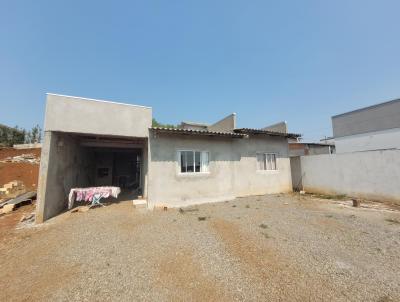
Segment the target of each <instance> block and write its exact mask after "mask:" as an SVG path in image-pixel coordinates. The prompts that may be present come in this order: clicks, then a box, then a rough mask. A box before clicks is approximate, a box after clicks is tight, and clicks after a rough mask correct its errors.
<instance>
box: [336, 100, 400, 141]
mask: <svg viewBox="0 0 400 302" xmlns="http://www.w3.org/2000/svg"><path fill="white" fill-rule="evenodd" d="M332 126H333V135H334V137H335V139H337V138H339V137H343V136H349V135H355V134H361V133H367V132H375V131H382V130H387V129H393V128H400V100H394V101H390V102H386V103H382V104H378V105H375V106H371V107H366V108H362V109H359V110H355V111H352V112H348V113H344V114H340V115H336V116H333V117H332Z"/></svg>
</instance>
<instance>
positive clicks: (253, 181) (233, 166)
mask: <svg viewBox="0 0 400 302" xmlns="http://www.w3.org/2000/svg"><path fill="white" fill-rule="evenodd" d="M185 149H186V150H187V149H189V150H190V149H195V150H205V151H209V152H210V167H209V169H210V172H209V173H206V174H202V173H200V174H191V175H188V174H186V175H185V174H179V173H178V171H179V169H178V168H179V167H178V158H177V151H179V150H185ZM256 152H275V153H277V154H278V158H277V165H278V169H279V170H278V171H263V172H259V171H256ZM149 165H150V167H149V187H148V201H149V206H150V207H152V206H153V205H155V204H158V203H161V204H165V205H168V206H182V205H189V204H194V203H202V202H213V201H222V200H227V199H232V198H234V197H237V196H246V195H257V194H267V193H277V192H287V191H291V190H292V183H291V175H290V161H289V158H288V149H287V142H286V140H285V139H279V138H265V137H264V138H251V139H221V138H193V137H185V136H180V137H177V136H174V137H172V136H163V135H158V136H157V137H156V138H154V137H150V161H149Z"/></svg>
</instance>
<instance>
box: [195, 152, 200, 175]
mask: <svg viewBox="0 0 400 302" xmlns="http://www.w3.org/2000/svg"><path fill="white" fill-rule="evenodd" d="M200 155H201V152H200V151H196V152H194V168H195V172H200V166H201V160H200Z"/></svg>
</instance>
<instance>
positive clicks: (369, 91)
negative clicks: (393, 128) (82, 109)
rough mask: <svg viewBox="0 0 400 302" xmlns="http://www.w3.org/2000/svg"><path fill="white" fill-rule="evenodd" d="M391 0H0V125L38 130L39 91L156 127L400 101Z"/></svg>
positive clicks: (397, 28)
mask: <svg viewBox="0 0 400 302" xmlns="http://www.w3.org/2000/svg"><path fill="white" fill-rule="evenodd" d="M399 11H400V1H398V0H396V1H388V0H382V1H369V0H362V1H358V0H345V1H342V0H335V1H322V0H318V1H307V0H302V1H299V0H293V1H284V0H283V1H267V0H264V1H257V0H247V1H235V0H227V1H225V0H220V1H218V0H213V1H209V0H202V1H190V0H186V1H174V0H168V1H166V0H164V1H152V0H146V1H133V0H131V1H101V0H97V1H89V0H88V1H74V0H68V1H67V0H65V1H58V0H51V1H41V0H36V1H19V0H10V1H3V0H0V123H2V124H6V125H9V126H15V125H18V126H20V127H24V128H31V127H33V126H34V125H35V124H39V125H41V126H42V125H43V120H44V108H45V100H46V93H47V92H50V93H58V94H64V95H73V96H82V97H88V98H94V99H101V100H112V101H118V102H123V103H131V104H138V105H145V106H151V107H153V116H154V117H155V118H156V119H157V120H158V121H160V122H163V123H173V124H177V123H179V122H181V121H183V120H185V121H194V122H205V123H213V122H216V121H218V120H219V119H221V118H223V117H224V116H226V115H228V114H230V113H232V112H235V113H236V114H237V126H238V127H249V128H259V127H264V126H267V125H270V124H273V123H276V122H279V121H283V120H284V121H287V123H288V126H289V131H291V132H295V133H301V134H302V135H303V137H304V140H305V141H318V140H319V139H321V138H322V137H324V136H330V135H331V134H332V126H331V116H333V115H336V114H340V113H344V112H347V111H350V110H354V109H357V108H361V107H365V106H368V105H372V104H376V103H380V102H383V101H388V100H391V99H395V98H398V97H400V72H399V71H400V39H399V37H400V23H399V21H398V12H399Z"/></svg>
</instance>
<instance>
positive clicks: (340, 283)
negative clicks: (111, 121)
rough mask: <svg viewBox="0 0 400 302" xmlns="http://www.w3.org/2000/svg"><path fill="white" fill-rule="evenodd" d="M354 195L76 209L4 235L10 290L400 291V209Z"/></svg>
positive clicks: (14, 296) (332, 297)
mask: <svg viewBox="0 0 400 302" xmlns="http://www.w3.org/2000/svg"><path fill="white" fill-rule="evenodd" d="M343 204H346V202H344V203H343ZM343 204H339V203H338V202H335V201H332V200H322V199H315V198H311V197H308V196H306V197H300V196H298V195H270V196H259V197H251V198H242V199H237V200H234V201H229V202H222V203H215V204H205V205H201V206H198V207H193V208H189V209H186V210H184V211H178V210H168V211H159V212H158V211H153V212H146V211H145V212H139V211H137V210H136V211H135V210H134V209H132V206H131V204H130V203H127V202H123V203H118V204H112V205H110V206H108V207H106V208H96V209H93V210H90V211H88V212H85V213H66V214H63V215H60V216H59V217H56V218H54V219H52V220H50V221H49V222H48V223H46V224H44V225H42V226H40V227H35V228H28V229H22V230H14V231H10V232H9V233H7V234H2V236H3V237H2V238H1V239H0V254H1V257H0V267H1V270H0V280H2V282H0V300H1V301H28V300H47V301H188V300H192V301H232V300H237V301H399V300H400V274H399V271H400V257H399V255H400V212H398V211H390V210H383V207H382V206H380V205H376V207H377V208H376V209H371V208H368V209H366V208H351V207H347V206H346V205H343ZM4 218H5V217H4V216H3V217H1V218H0V220H1V219H4Z"/></svg>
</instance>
